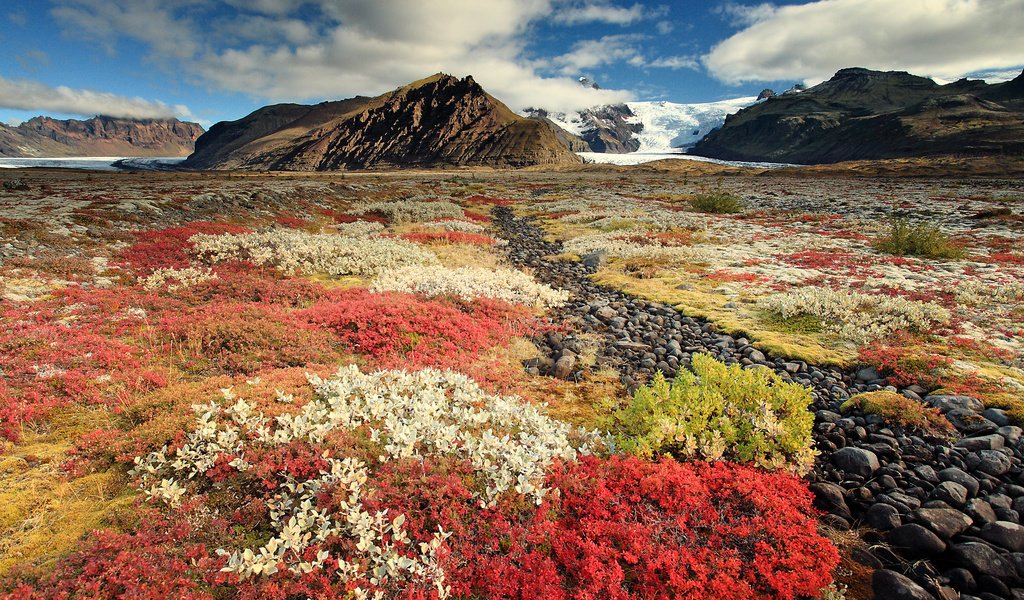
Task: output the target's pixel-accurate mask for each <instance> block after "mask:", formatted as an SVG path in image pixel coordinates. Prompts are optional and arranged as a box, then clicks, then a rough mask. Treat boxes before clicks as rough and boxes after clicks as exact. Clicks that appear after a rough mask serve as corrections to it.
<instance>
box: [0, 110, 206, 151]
mask: <svg viewBox="0 0 1024 600" xmlns="http://www.w3.org/2000/svg"><path fill="white" fill-rule="evenodd" d="M202 134H203V128H202V127H201V126H200V125H199V124H198V123H188V122H184V121H179V120H177V119H145V120H140V119H121V118H116V117H106V116H96V117H93V118H91V119H87V120H85V121H79V120H77V119H67V120H60V119H53V118H50V117H35V118H32V119H29V120H28V121H25V122H24V123H22V124H21V125H18V126H17V127H11V126H8V125H3V124H0V156H5V157H29V158H30V157H46V158H58V157H68V156H185V155H187V154H188V153H190V152H192V149H193V147H194V145H195V141H196V139H197V138H199V136H200V135H202Z"/></svg>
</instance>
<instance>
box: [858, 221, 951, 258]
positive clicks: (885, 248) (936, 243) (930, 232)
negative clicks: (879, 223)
mask: <svg viewBox="0 0 1024 600" xmlns="http://www.w3.org/2000/svg"><path fill="white" fill-rule="evenodd" d="M874 246H875V249H876V250H878V251H879V252H885V253H886V254H893V255H896V256H908V255H909V256H923V257H925V258H960V257H962V256H963V255H964V249H963V248H961V247H959V246H957V245H955V244H953V243H952V242H951V241H950V239H949V235H947V234H946V233H945V232H943V231H942V229H941V228H939V226H938V225H934V224H932V223H911V222H910V221H908V220H906V219H893V220H892V222H891V223H890V225H889V233H888V234H886V235H885V236H884V237H882V238H879V239H878V240H876V241H875V243H874Z"/></svg>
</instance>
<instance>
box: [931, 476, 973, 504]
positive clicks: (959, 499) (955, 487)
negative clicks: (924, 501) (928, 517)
mask: <svg viewBox="0 0 1024 600" xmlns="http://www.w3.org/2000/svg"><path fill="white" fill-rule="evenodd" d="M932 498H935V499H936V500H942V501H943V502H945V503H946V504H948V505H950V506H963V504H964V502H966V501H967V488H965V487H964V486H962V485H960V484H959V483H956V482H954V481H943V482H942V483H940V484H939V485H937V486H935V489H934V490H932Z"/></svg>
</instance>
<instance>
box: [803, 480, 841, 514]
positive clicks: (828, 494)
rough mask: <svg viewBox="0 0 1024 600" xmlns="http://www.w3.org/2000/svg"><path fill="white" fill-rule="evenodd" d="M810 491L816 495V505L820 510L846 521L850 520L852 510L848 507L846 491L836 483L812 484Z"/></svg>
mask: <svg viewBox="0 0 1024 600" xmlns="http://www.w3.org/2000/svg"><path fill="white" fill-rule="evenodd" d="M809 487H810V490H811V491H812V492H813V493H814V505H815V506H816V507H818V508H819V509H821V510H823V511H825V512H827V513H830V514H834V515H839V516H840V517H843V518H844V519H849V518H850V508H849V507H848V506H847V505H846V499H845V498H844V493H845V492H844V490H843V488H841V487H839V486H838V485H836V484H834V483H826V482H818V483H812V484H811V485H810V486H809Z"/></svg>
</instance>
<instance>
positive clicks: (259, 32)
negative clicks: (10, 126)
mask: <svg viewBox="0 0 1024 600" xmlns="http://www.w3.org/2000/svg"><path fill="white" fill-rule="evenodd" d="M1020 31H1024V0H899V2H895V1H893V0H817V1H810V2H808V1H806V0H803V1H789V2H776V3H766V2H765V3H746V4H743V3H738V2H732V1H717V2H716V1H711V2H703V1H692V0H678V1H674V2H673V1H651V2H637V1H629V0H626V1H620V0H431V1H429V2H428V1H424V0H220V1H203V0H3V2H2V3H0V42H2V44H0V47H2V48H3V58H2V59H0V121H5V122H11V123H14V122H19V121H21V120H24V119H27V118H29V117H31V116H34V115H37V114H49V115H56V116H91V115H92V114H96V113H103V114H115V115H119V116H134V117H158V116H171V115H174V116H178V117H181V118H187V119H191V120H198V121H200V122H202V123H203V124H204V125H209V124H211V123H213V122H216V121H219V120H224V119H235V118H239V117H241V116H243V115H245V114H247V113H248V112H250V111H252V110H254V109H256V108H258V107H260V106H263V105H265V104H268V103H272V102H284V101H291V102H315V101H320V100H325V99H337V98H345V97H351V96H353V95H357V94H364V95H376V94H379V93H382V92H384V91H387V90H389V89H392V88H394V87H397V86H398V85H402V84H404V83H408V82H410V81H412V80H415V79H418V78H421V77H425V76H427V75H430V74H432V73H434V72H437V71H444V72H448V73H452V74H455V75H460V76H462V75H467V74H472V75H473V76H474V77H475V78H476V79H477V81H479V82H480V83H481V84H483V85H484V87H485V88H486V89H487V90H488V91H490V92H491V93H492V94H494V95H495V96H497V97H498V98H500V99H502V100H504V101H505V102H506V103H508V104H509V105H510V107H511V108H512V109H513V110H521V109H523V108H525V107H527V106H541V107H545V108H548V109H550V110H556V111H558V110H571V109H574V108H582V107H585V106H588V105H594V104H603V103H608V102H615V101H624V100H670V101H674V102H705V101H713V100H720V99H725V98H733V97H738V96H749V95H754V94H757V92H758V91H760V90H761V89H762V88H765V87H772V88H775V89H785V88H786V87H789V86H790V85H792V84H793V83H795V82H804V83H812V84H813V83H816V82H818V81H822V80H824V79H827V78H828V77H829V76H830V75H831V74H832V73H834V72H835V71H836V70H837V69H839V68H842V67H847V66H866V67H870V68H877V69H899V70H908V71H911V72H913V73H917V74H921V75H927V76H933V77H935V78H937V79H939V80H952V79H956V78H958V77H960V76H964V75H971V76H984V77H986V78H989V79H992V80H999V79H1006V78H1009V77H1012V76H1014V75H1015V74H1016V73H1019V72H1020V69H1021V66H1022V65H1024V36H1021V35H1020ZM583 75H586V76H589V77H591V78H593V79H594V80H596V81H597V82H598V83H599V84H600V85H601V88H602V89H601V90H600V91H595V90H590V89H585V88H583V87H581V86H579V85H578V84H577V83H576V79H577V78H578V77H580V76H583Z"/></svg>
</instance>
